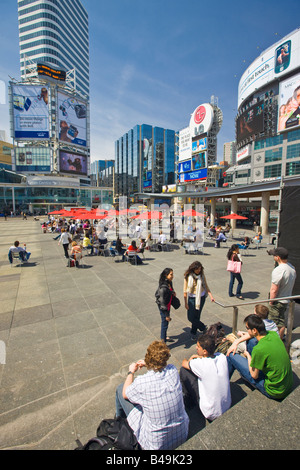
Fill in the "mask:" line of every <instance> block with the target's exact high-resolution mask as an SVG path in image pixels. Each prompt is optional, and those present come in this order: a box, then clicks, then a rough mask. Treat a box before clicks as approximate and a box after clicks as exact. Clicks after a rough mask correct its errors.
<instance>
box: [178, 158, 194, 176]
mask: <svg viewBox="0 0 300 470" xmlns="http://www.w3.org/2000/svg"><path fill="white" fill-rule="evenodd" d="M191 169H192V161H191V160H188V161H187V162H180V163H179V164H178V173H185V172H186V171H191Z"/></svg>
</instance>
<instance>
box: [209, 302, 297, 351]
mask: <svg viewBox="0 0 300 470" xmlns="http://www.w3.org/2000/svg"><path fill="white" fill-rule="evenodd" d="M294 299H300V295H292V296H289V297H277V298H276V299H272V300H271V299H267V300H254V301H251V302H243V304H242V306H243V307H244V306H245V305H257V304H264V303H270V302H274V301H277V302H280V301H281V300H290V301H291V302H289V311H288V316H287V332H286V339H285V347H286V350H287V352H288V353H289V352H290V348H291V342H292V332H293V325H294V316H295V301H294ZM215 304H217V305H220V307H222V308H233V319H232V332H233V333H234V334H236V332H237V323H238V315H239V309H238V307H239V306H241V303H239V304H238V305H237V304H234V305H223V304H221V303H220V302H218V301H217V300H215Z"/></svg>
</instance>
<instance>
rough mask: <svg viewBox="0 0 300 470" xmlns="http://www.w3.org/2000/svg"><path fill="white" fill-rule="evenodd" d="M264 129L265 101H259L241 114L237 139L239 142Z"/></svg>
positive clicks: (238, 120)
mask: <svg viewBox="0 0 300 470" xmlns="http://www.w3.org/2000/svg"><path fill="white" fill-rule="evenodd" d="M263 130H264V102H263V101H259V102H258V103H256V104H255V105H253V106H251V107H250V108H248V109H247V110H246V111H245V112H244V113H243V114H241V115H240V116H239V117H238V118H237V121H236V141H237V144H239V143H240V142H241V141H242V140H244V139H247V138H248V137H250V136H252V135H253V134H259V133H260V132H263Z"/></svg>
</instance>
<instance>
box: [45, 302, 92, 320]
mask: <svg viewBox="0 0 300 470" xmlns="http://www.w3.org/2000/svg"><path fill="white" fill-rule="evenodd" d="M51 305H52V311H53V316H54V317H62V316H68V315H73V314H74V313H81V312H86V311H88V310H89V307H88V304H87V302H86V300H85V299H84V298H83V297H82V298H80V297H79V298H77V299H76V300H75V301H72V300H60V301H58V302H53V303H52V304H51Z"/></svg>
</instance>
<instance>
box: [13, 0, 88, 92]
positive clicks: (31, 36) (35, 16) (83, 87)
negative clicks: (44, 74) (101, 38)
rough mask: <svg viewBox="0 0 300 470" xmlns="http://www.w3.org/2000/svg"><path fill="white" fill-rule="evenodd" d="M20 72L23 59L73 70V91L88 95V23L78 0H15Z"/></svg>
mask: <svg viewBox="0 0 300 470" xmlns="http://www.w3.org/2000/svg"><path fill="white" fill-rule="evenodd" d="M18 18H19V40H20V62H21V76H22V78H24V77H25V76H26V65H27V63H32V62H34V63H40V62H42V63H43V62H48V63H50V64H52V66H54V67H55V66H58V67H62V68H64V69H65V70H66V71H71V70H75V79H74V80H75V84H76V91H78V92H80V93H81V94H83V95H85V96H86V97H89V24H88V14H87V12H86V10H85V9H84V7H83V6H82V3H81V1H80V0H18Z"/></svg>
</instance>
